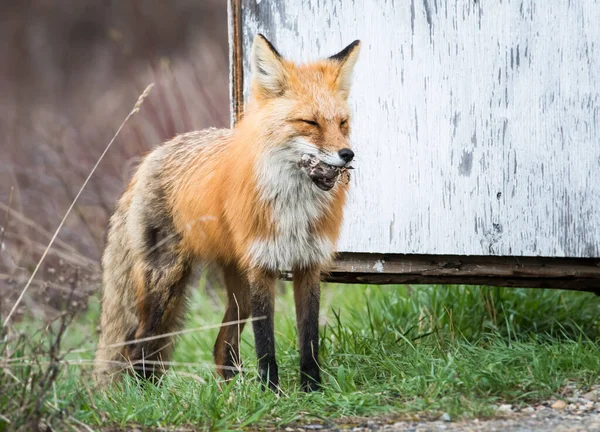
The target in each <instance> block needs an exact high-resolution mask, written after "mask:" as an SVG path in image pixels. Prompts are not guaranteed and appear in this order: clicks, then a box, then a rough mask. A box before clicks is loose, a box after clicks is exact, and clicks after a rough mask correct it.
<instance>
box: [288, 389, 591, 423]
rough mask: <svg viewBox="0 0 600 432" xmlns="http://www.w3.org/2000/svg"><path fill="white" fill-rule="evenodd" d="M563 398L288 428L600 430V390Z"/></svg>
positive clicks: (574, 390)
mask: <svg viewBox="0 0 600 432" xmlns="http://www.w3.org/2000/svg"><path fill="white" fill-rule="evenodd" d="M565 394H570V396H569V397H567V396H565V398H564V399H560V400H551V401H547V402H544V403H542V404H540V405H537V406H530V407H525V408H515V407H513V406H512V405H498V407H497V411H496V412H497V416H496V417H495V418H491V419H485V420H482V419H469V420H457V421H454V420H453V419H452V418H450V416H449V415H448V414H442V415H441V416H438V417H437V418H435V417H434V418H432V417H431V415H429V414H427V415H425V416H424V418H423V419H422V420H421V419H419V416H415V418H414V419H412V420H402V421H394V420H393V419H392V418H385V417H382V418H363V419H359V418H357V419H345V420H342V421H341V422H339V423H337V424H329V425H323V424H303V425H298V426H296V427H288V428H285V431H286V432H294V431H310V430H313V431H322V432H333V431H352V432H369V431H386V432H398V431H411V432H430V431H431V432H433V431H460V432H471V431H506V432H542V431H544V432H545V431H558V432H580V431H581V432H582V431H600V390H599V389H598V388H594V389H592V390H590V391H587V392H586V393H581V392H579V391H577V390H576V389H574V388H569V386H567V387H566V388H565Z"/></svg>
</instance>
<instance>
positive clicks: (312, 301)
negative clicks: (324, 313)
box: [294, 269, 321, 392]
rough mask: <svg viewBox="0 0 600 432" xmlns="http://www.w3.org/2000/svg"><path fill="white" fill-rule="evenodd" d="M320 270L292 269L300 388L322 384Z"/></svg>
mask: <svg viewBox="0 0 600 432" xmlns="http://www.w3.org/2000/svg"><path fill="white" fill-rule="evenodd" d="M320 296H321V289H320V271H319V270H318V269H310V270H296V271H294V300H295V303H296V323H297V325H298V345H299V346H300V383H301V385H302V390H304V391H308V392H310V391H315V390H318V389H319V387H320V385H321V373H320V369H319V304H320Z"/></svg>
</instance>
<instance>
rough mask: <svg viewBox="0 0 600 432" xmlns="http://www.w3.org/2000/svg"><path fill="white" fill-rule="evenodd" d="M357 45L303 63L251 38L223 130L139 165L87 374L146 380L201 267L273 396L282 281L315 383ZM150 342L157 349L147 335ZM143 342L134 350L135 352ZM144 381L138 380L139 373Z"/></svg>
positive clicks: (114, 246) (219, 351) (116, 238)
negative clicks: (239, 111) (244, 102)
mask: <svg viewBox="0 0 600 432" xmlns="http://www.w3.org/2000/svg"><path fill="white" fill-rule="evenodd" d="M359 48H360V42H359V41H355V42H353V43H351V44H350V45H348V46H347V47H346V48H345V49H343V50H342V51H341V52H339V53H338V54H336V55H333V56H331V57H329V58H327V59H324V60H320V61H317V62H314V63H310V64H306V65H298V64H295V63H293V62H290V61H288V60H286V59H284V58H283V57H282V56H281V55H280V54H279V53H278V52H277V50H276V49H275V48H274V47H273V45H272V44H271V43H270V42H269V41H268V40H267V39H266V38H265V37H264V36H262V35H257V36H256V38H255V39H254V43H253V46H252V54H251V72H252V83H251V94H252V100H251V101H250V102H249V104H248V107H247V110H246V112H245V114H244V116H243V119H242V120H241V121H239V122H238V124H237V125H236V126H235V128H233V129H231V130H230V129H207V130H203V131H196V132H189V133H185V134H182V135H178V136H176V137H175V138H173V139H172V140H171V141H169V142H167V143H165V144H164V145H163V146H161V147H159V148H157V149H156V150H154V151H153V152H151V153H150V154H149V155H148V156H147V157H146V158H145V159H144V160H143V162H142V163H141V164H140V166H139V168H138V169H137V172H136V173H135V175H134V177H133V179H132V180H131V183H130V184H129V187H128V188H127V190H126V191H125V193H124V194H123V196H122V197H121V199H120V200H119V202H118V204H117V208H116V211H115V213H114V215H113V216H112V217H111V220H110V225H109V230H108V237H107V244H106V248H105V251H104V254H103V258H102V268H103V296H102V315H101V336H100V341H99V346H98V349H97V352H96V360H95V376H96V377H97V378H98V379H99V380H100V381H101V382H106V381H107V380H108V379H109V378H110V376H112V375H114V373H115V372H118V371H119V370H122V369H124V368H123V367H120V366H118V365H122V364H124V363H123V362H125V363H129V364H132V365H133V366H134V368H135V369H138V373H140V374H141V375H142V376H144V377H147V378H154V377H156V376H158V375H160V374H161V373H162V371H163V366H162V365H161V363H162V362H166V361H168V360H169V358H170V355H171V353H172V350H173V341H172V339H171V337H162V338H156V337H154V336H159V335H163V334H166V333H171V332H173V331H175V330H178V329H179V328H180V326H181V324H182V323H181V321H182V315H184V311H185V307H184V305H185V292H186V285H187V284H188V282H189V281H190V279H191V278H192V275H193V273H194V272H193V271H192V270H193V269H194V268H196V267H197V266H198V265H199V264H200V263H206V262H210V263H215V264H216V265H218V266H220V267H221V268H222V269H223V273H224V281H225V285H226V288H227V293H228V304H227V308H226V311H225V317H224V318H223V322H224V323H227V322H231V321H236V320H247V319H248V318H249V316H250V315H252V316H253V317H260V318H261V319H256V320H254V321H252V326H253V329H254V335H255V341H256V354H257V357H258V373H259V377H260V379H261V380H262V383H263V385H268V386H269V387H270V388H271V389H274V390H277V389H278V385H279V381H278V371H277V362H276V360H275V338H274V331H273V313H274V310H273V308H274V294H275V293H274V286H275V280H276V278H277V277H278V276H279V274H280V271H282V270H291V271H292V274H293V289H294V299H295V305H296V318H297V325H298V338H299V345H300V372H301V386H302V389H303V390H305V391H312V390H316V389H318V388H319V386H320V382H321V381H320V369H319V362H318V351H319V337H318V324H319V300H320V285H319V284H320V274H321V271H324V270H325V269H326V268H327V266H328V264H329V263H330V262H331V259H332V257H333V255H334V252H335V245H336V242H337V239H338V235H339V232H340V227H341V223H342V216H343V207H344V202H345V199H346V194H347V190H348V185H347V182H343V181H339V180H340V178H341V176H340V172H342V171H344V170H345V168H346V167H347V166H348V164H349V163H350V162H351V161H352V159H353V158H354V153H353V152H352V150H350V148H349V147H350V145H349V138H348V137H349V133H350V112H349V107H348V103H347V100H348V94H349V91H350V84H351V78H352V71H353V68H354V65H355V63H356V60H357V57H358V53H359ZM243 327H244V325H243V323H242V324H239V325H237V324H236V325H226V326H222V327H221V329H220V332H219V335H218V337H217V341H216V343H215V346H214V353H213V354H214V360H215V363H216V365H217V370H218V373H219V374H220V375H221V376H222V377H223V378H225V379H230V378H232V377H233V376H234V374H235V372H236V366H237V365H239V364H240V355H239V346H238V341H239V336H240V332H241V331H242V329H243ZM153 337H154V338H153ZM139 339H141V341H136V340H139ZM140 371H141V372H140Z"/></svg>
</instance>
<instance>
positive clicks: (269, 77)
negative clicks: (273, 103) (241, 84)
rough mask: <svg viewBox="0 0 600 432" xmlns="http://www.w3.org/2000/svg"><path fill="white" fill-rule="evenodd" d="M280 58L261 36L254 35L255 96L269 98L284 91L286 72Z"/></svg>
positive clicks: (253, 78) (252, 63) (252, 64)
mask: <svg viewBox="0 0 600 432" xmlns="http://www.w3.org/2000/svg"><path fill="white" fill-rule="evenodd" d="M281 60H282V57H281V55H280V54H279V53H278V52H277V50H276V49H275V47H274V46H273V45H272V44H271V42H269V41H268V40H267V38H266V37H264V36H263V35H262V34H258V35H256V37H255V38H254V43H253V44H252V60H251V70H252V89H253V91H254V92H257V93H258V94H257V96H259V95H260V96H261V97H263V98H270V97H275V96H279V95H281V94H282V93H283V91H284V90H285V84H286V77H287V76H286V71H285V67H284V66H283V63H282V62H281Z"/></svg>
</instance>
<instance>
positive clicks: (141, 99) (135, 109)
mask: <svg viewBox="0 0 600 432" xmlns="http://www.w3.org/2000/svg"><path fill="white" fill-rule="evenodd" d="M153 86H154V83H152V84H150V85H149V86H148V87H146V89H145V90H144V91H143V93H142V94H141V95H140V96H139V98H138V100H137V102H136V103H135V105H134V107H133V109H132V110H131V112H130V113H129V114H128V115H127V117H125V120H123V122H122V123H121V126H119V129H117V132H116V133H115V134H114V135H113V137H112V139H111V140H110V142H109V143H108V145H107V146H106V147H105V148H104V151H103V152H102V154H101V155H100V157H99V158H98V161H97V162H96V164H95V165H94V167H93V168H92V170H91V171H90V173H89V174H88V176H87V178H86V179H85V181H84V182H83V184H82V185H81V187H80V188H79V192H77V195H75V198H74V199H73V201H72V202H71V205H70V206H69V208H68V209H67V211H66V213H65V215H64V217H63V218H62V220H61V221H60V223H59V224H58V228H56V231H54V234H53V236H52V238H51V239H50V242H49V243H48V246H46V250H44V253H43V254H42V256H41V258H40V259H39V261H38V263H37V265H36V266H35V269H34V270H33V272H32V273H31V276H30V277H29V280H28V281H27V284H25V288H23V291H21V294H20V295H19V297H18V298H17V301H16V302H15V304H14V306H13V307H12V309H11V310H10V312H9V313H8V316H7V317H6V319H5V320H4V323H3V327H6V326H7V325H8V322H9V321H10V318H11V317H12V315H13V314H14V312H15V310H16V309H17V306H19V303H20V302H21V300H22V299H23V296H24V295H25V292H26V291H27V289H28V288H29V286H30V285H31V282H32V281H33V279H34V278H35V275H36V274H37V272H38V270H39V269H40V266H41V265H42V263H43V262H44V259H45V258H46V255H48V251H49V250H50V248H51V247H52V245H53V244H54V241H55V240H56V236H58V233H59V232H60V230H61V228H62V227H63V225H64V223H65V221H66V220H67V217H68V216H69V214H70V213H71V211H72V210H73V207H74V206H75V203H76V202H77V200H78V199H79V197H80V196H81V193H82V192H83V190H84V189H85V187H86V185H87V184H88V182H89V181H90V178H91V177H92V175H93V174H94V172H96V169H98V166H99V165H100V162H102V159H104V156H105V155H106V153H107V152H108V150H109V149H110V147H111V146H112V145H113V143H114V142H115V139H116V138H117V136H118V135H119V132H121V129H123V127H124V126H125V123H127V121H128V120H129V119H130V118H131V117H133V116H134V115H136V114H137V113H138V112H139V111H140V108H141V106H142V104H143V103H144V100H145V99H146V97H148V95H149V94H150V91H151V90H152V87H153Z"/></svg>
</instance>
